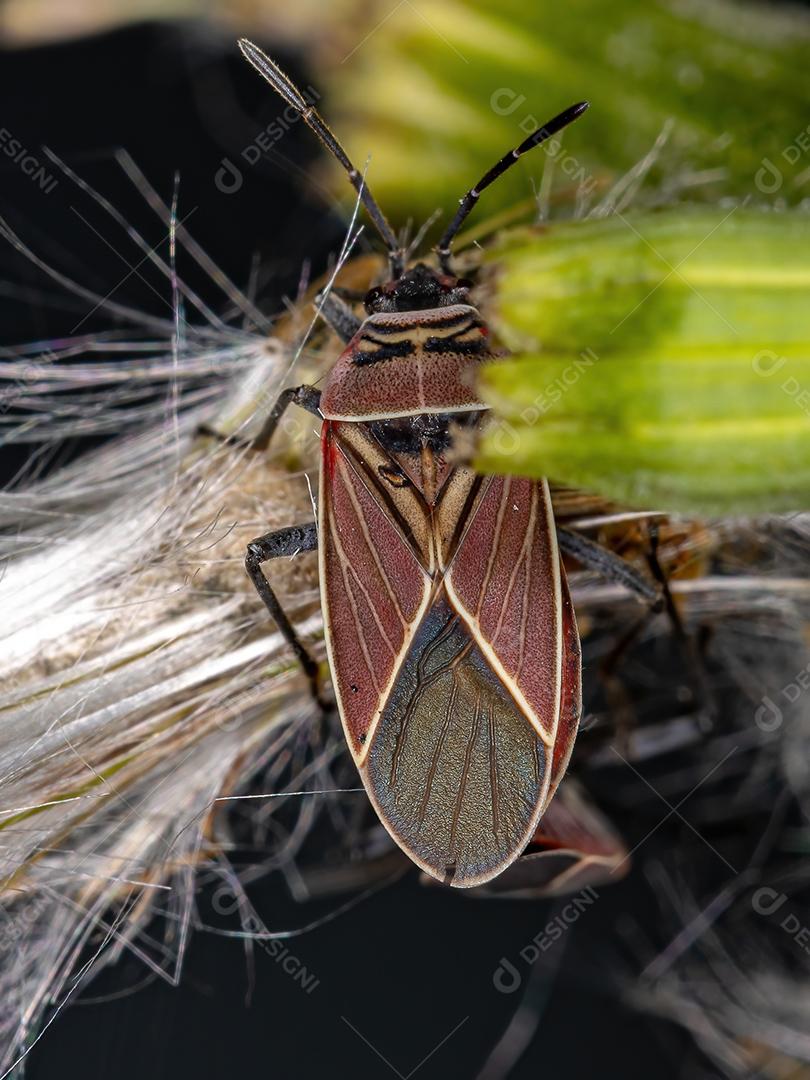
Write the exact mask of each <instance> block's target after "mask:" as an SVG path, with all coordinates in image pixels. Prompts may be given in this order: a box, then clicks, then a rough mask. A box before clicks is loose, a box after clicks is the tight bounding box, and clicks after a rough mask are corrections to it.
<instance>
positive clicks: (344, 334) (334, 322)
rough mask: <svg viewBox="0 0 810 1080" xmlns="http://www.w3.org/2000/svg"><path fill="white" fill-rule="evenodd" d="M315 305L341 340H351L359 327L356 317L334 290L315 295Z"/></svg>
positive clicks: (359, 320) (359, 322) (359, 321)
mask: <svg viewBox="0 0 810 1080" xmlns="http://www.w3.org/2000/svg"><path fill="white" fill-rule="evenodd" d="M315 307H316V308H317V309H318V313H319V315H320V316H321V318H322V319H323V320H324V322H326V323H328V325H329V326H331V328H332V329H333V330H334V331H335V333H336V334H337V336H338V337H339V338H340V340H341V341H351V339H352V338H353V337H354V335H355V334H356V333H357V331H358V330H359V329H360V327H361V326H362V325H363V324H362V320H361V319H358V318H357V316H356V315H355V313H354V312H353V311H352V309H351V308H350V307H349V305H348V304H347V303H346V301H345V300H343V299H342V298H341V297H340V296H338V295H337V294H336V293H335V292H334V290H332V291H331V292H328V293H325V294H324V293H321V294H320V295H319V296H316V297H315Z"/></svg>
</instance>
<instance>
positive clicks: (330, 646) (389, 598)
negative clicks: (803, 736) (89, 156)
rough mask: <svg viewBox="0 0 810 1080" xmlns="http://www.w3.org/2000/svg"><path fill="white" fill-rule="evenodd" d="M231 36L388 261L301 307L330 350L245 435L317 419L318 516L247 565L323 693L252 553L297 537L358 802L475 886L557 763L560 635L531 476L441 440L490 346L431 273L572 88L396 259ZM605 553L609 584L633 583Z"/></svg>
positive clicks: (551, 555) (549, 544) (532, 820)
mask: <svg viewBox="0 0 810 1080" xmlns="http://www.w3.org/2000/svg"><path fill="white" fill-rule="evenodd" d="M239 45H240V48H241V50H242V52H243V54H244V55H245V57H246V58H247V60H248V61H249V62H250V63H251V64H252V65H253V66H254V67H255V68H256V69H257V70H258V71H259V72H260V74H261V75H263V76H264V78H265V79H266V80H267V81H268V82H269V83H270V85H271V86H272V87H273V89H274V90H276V92H277V93H278V94H280V95H281V97H282V98H284V100H285V101H286V102H287V103H288V104H289V105H291V106H292V107H293V108H295V109H296V110H298V112H299V114H300V116H301V118H302V119H303V120H304V121H305V123H306V124H307V125H308V126H309V127H310V128H311V129H312V130H313V131H314V132H315V134H316V135H317V136H318V138H319V139H320V140H321V142H322V143H323V144H324V145H325V146H326V147H327V148H328V149H329V150H330V152H331V153H332V154H333V155H334V156H335V157H336V158H337V160H338V161H339V162H340V163H341V165H342V166H343V168H344V169H345V170H346V172H347V173H348V176H349V180H350V181H351V183H352V185H353V186H354V188H355V189H356V191H357V194H358V197H359V199H360V200H361V201H362V203H363V205H364V206H365V208H366V210H367V212H368V214H369V216H370V218H371V220H372V222H373V223H374V225H375V227H376V229H377V231H378V233H379V234H380V236H381V237H382V240H383V242H384V243H385V246H386V248H387V252H388V260H389V268H390V272H389V279H388V280H387V281H384V282H383V283H381V284H380V285H378V286H376V287H374V288H372V289H371V290H370V291H369V292H368V293H367V294H366V296H365V299H364V307H365V317H364V318H360V317H358V316H357V315H356V314H355V311H354V309H353V308H352V307H351V306H350V305H349V304H348V303H346V301H344V300H342V299H341V298H340V297H338V296H336V295H334V294H331V295H328V296H326V297H324V298H322V300H321V302H320V311H321V314H322V315H323V317H324V319H325V320H326V321H327V322H328V324H329V325H330V326H331V327H332V328H333V329H334V330H335V332H336V333H337V334H338V336H339V337H340V338H341V339H342V340H343V342H344V343H345V346H346V347H345V349H344V350H343V352H342V353H341V354H340V356H339V357H338V359H337V361H336V363H335V365H334V366H333V368H332V369H331V371H330V372H329V374H328V375H327V376H326V380H325V383H324V385H323V388H322V389H321V390H318V389H316V388H314V387H311V386H299V387H291V388H289V389H286V390H284V391H283V392H282V393H281V395H280V397H279V399H278V401H277V402H276V404H275V405H274V407H273V408H272V410H271V412H270V414H269V416H268V418H267V420H266V422H265V424H264V426H263V430H262V432H261V434H260V435H259V437H258V439H257V443H258V445H259V446H266V445H267V442H268V441H269V439H270V437H271V436H272V434H273V432H274V430H275V428H276V426H277V425H278V423H279V420H280V418H281V416H282V414H283V413H284V410H285V409H286V408H287V407H288V406H289V405H290V404H291V403H294V404H296V405H299V406H301V407H303V408H304V409H307V410H309V411H310V412H312V413H313V414H314V415H316V416H318V417H319V418H320V419H321V420H322V421H323V425H322V429H321V447H322V457H321V473H320V500H319V501H320V505H319V521H318V525H317V527H316V525H315V523H314V522H313V523H310V524H306V525H303V526H297V527H293V528H288V529H282V530H280V531H277V532H273V533H269V534H267V535H266V536H262V537H259V538H258V539H256V540H254V541H253V542H252V543H251V544H250V545H249V546H248V552H247V556H246V567H247V571H248V573H249V575H250V577H251V578H252V580H253V582H254V584H255V586H256V588H257V590H258V592H259V595H260V596H261V597H262V599H263V601H264V602H265V604H266V606H267V608H268V610H269V611H270V614H271V615H272V616H273V618H274V619H275V621H276V623H277V624H278V626H279V628H280V630H281V631H282V633H283V634H284V636H285V637H286V639H287V640H288V642H289V643H290V645H291V647H292V648H293V650H294V651H295V654H296V656H297V657H298V659H299V660H300V662H301V664H302V666H303V668H304V670H305V671H306V673H307V675H308V677H309V679H310V682H311V684H312V687H313V691H314V693H315V694H316V696H317V697H318V699H319V700H320V701H323V698H322V691H321V687H320V683H319V676H318V667H317V664H316V663H315V661H314V659H313V658H312V656H311V655H310V653H309V651H308V650H307V648H306V647H305V645H304V644H303V643H302V642H301V640H300V639H299V637H298V636H297V634H296V632H295V629H294V627H293V626H292V624H291V623H290V621H289V619H288V618H287V616H286V614H285V612H284V611H283V609H282V607H281V606H280V604H279V602H278V600H277V598H276V596H275V594H274V593H273V591H272V589H271V587H270V584H269V582H268V581H267V579H266V577H265V575H264V574H263V572H262V569H261V566H262V563H264V562H266V561H267V560H269V559H273V558H277V557H279V556H282V555H292V554H295V553H297V552H299V551H307V550H314V549H315V548H317V549H318V551H319V566H320V582H321V601H322V606H323V612H324V623H325V631H326V645H327V654H328V658H329V662H330V667H331V672H332V682H333V687H334V694H335V698H336V701H337V706H338V709H339V711H340V716H341V720H342V724H343V730H344V733H345V736H346V740H347V742H348V745H349V749H350V751H351V753H352V756H353V758H354V761H355V763H356V765H357V768H358V770H359V772H360V776H361V777H362V780H363V783H364V785H365V788H366V791H367V792H368V795H369V798H370V800H371V802H372V804H373V806H374V808H375V810H376V811H377V814H378V815H379V817H380V819H381V821H382V822H383V824H384V825H385V827H386V828H387V830H388V832H389V833H390V834H391V836H392V837H393V839H394V840H395V841H396V842H397V843H398V844H399V845H400V847H402V848H403V849H404V850H405V852H406V853H407V854H408V855H409V856H410V858H411V859H412V860H413V861H414V862H415V863H417V865H419V866H420V867H422V869H424V870H425V871H426V872H427V873H428V874H430V875H432V876H433V877H435V878H437V879H438V880H440V881H443V882H446V883H447V884H451V885H455V886H462V887H464V886H473V885H480V884H482V883H484V882H487V881H489V880H491V879H492V878H494V877H496V876H497V875H498V874H500V873H501V872H502V871H503V870H504V869H506V867H508V866H509V865H510V864H511V863H512V862H514V860H515V859H516V858H517V857H518V856H519V855H520V853H521V852H522V851H523V850H524V848H526V846H527V845H528V844H529V843H530V841H531V840H532V838H533V837H534V836H535V834H536V832H537V830H538V825H539V822H540V819H541V817H542V815H543V813H544V811H545V809H546V807H547V806H548V804H549V802H550V800H551V799H552V797H553V795H554V793H555V791H556V789H557V786H558V785H559V783H560V780H561V779H562V776H563V774H564V772H565V770H566V767H567V765H568V761H569V758H570V756H571V751H572V748H573V745H574V739H575V737H576V733H577V726H578V723H579V717H580V711H581V692H580V690H581V671H580V646H579V637H578V633H577V627H576V621H575V617H574V611H573V608H572V605H571V600H570V597H569V593H568V586H567V583H566V578H565V573H564V570H563V567H562V562H561V555H560V546H558V535H557V530H556V529H555V523H554V517H553V513H552V506H551V498H550V494H549V488H548V484H547V483H546V482H545V481H541V482H536V481H532V480H527V479H521V478H514V477H500V476H488V477H484V476H480V475H477V474H476V473H475V472H474V471H473V470H472V469H470V468H468V467H465V466H462V465H457V464H454V463H453V462H452V460H451V457H450V455H449V454H448V450H449V448H450V444H451V441H452V438H453V435H454V432H455V431H457V430H459V429H464V428H467V429H474V428H475V427H476V426H478V425H480V424H482V423H484V422H485V417H486V413H487V410H486V406H485V405H484V404H483V402H481V401H480V400H479V398H478V397H477V395H476V391H475V387H474V378H473V376H474V373H475V369H476V367H477V366H478V365H479V364H481V363H485V362H487V361H492V360H494V359H496V355H497V354H496V353H495V352H494V351H493V349H492V346H491V344H490V341H489V334H488V329H487V326H486V325H485V323H484V321H483V320H482V318H481V316H480V314H479V312H478V311H477V309H476V308H475V306H474V305H473V304H472V303H471V302H470V289H471V287H472V283H471V282H470V281H468V280H466V279H463V278H459V277H457V276H456V275H455V274H454V273H453V269H452V244H453V240H454V237H455V236H456V234H457V233H458V230H459V228H460V227H461V225H462V223H463V222H464V220H465V219H466V217H467V215H468V214H469V213H470V211H471V210H472V208H473V207H474V206H475V203H476V202H477V200H478V197H479V195H480V193H481V192H482V191H483V190H484V189H485V188H486V187H488V186H489V185H490V184H491V183H492V182H493V181H495V180H496V179H497V178H498V177H499V176H501V175H502V174H503V173H504V172H505V171H506V170H507V169H508V168H509V167H510V166H511V165H513V164H514V163H515V162H516V161H517V160H518V158H519V157H520V156H521V155H522V154H524V153H526V152H527V151H528V150H531V149H532V148H533V147H535V146H539V145H541V143H543V142H544V141H545V140H546V139H548V138H550V137H551V136H552V135H554V134H555V133H556V132H558V131H560V130H561V129H562V128H564V127H565V126H566V125H568V124H570V123H571V122H572V121H573V120H575V119H576V118H577V117H579V116H580V115H581V114H582V113H583V112H584V111H585V109H586V108H587V103H586V102H581V103H579V104H577V105H573V106H571V107H570V108H568V109H566V110H565V111H564V112H562V113H560V114H559V115H558V116H556V117H554V118H553V119H552V120H550V121H549V122H548V123H547V124H545V125H544V126H543V127H542V128H540V129H539V130H537V131H535V132H534V133H533V134H532V135H530V136H529V137H528V138H527V139H525V140H524V141H523V142H522V143H521V144H520V145H519V146H517V147H516V148H515V149H514V150H512V151H510V152H509V153H508V154H506V155H505V156H504V157H502V158H501V159H500V160H499V161H498V162H497V163H496V164H495V165H494V166H492V168H491V169H489V170H488V171H487V172H486V173H485V174H484V176H483V177H482V178H481V180H480V181H479V182H478V184H477V185H476V186H475V187H473V188H471V189H470V190H469V191H468V192H467V194H466V195H465V196H464V197H463V198H462V199H461V200H460V203H459V207H458V210H457V211H456V214H455V216H454V217H453V219H452V221H451V222H450V224H449V226H448V227H447V229H446V231H445V233H444V235H443V236H442V238H441V240H440V241H439V243H438V245H437V247H436V255H437V262H438V268H436V269H434V268H432V267H429V266H427V265H425V264H424V263H421V262H419V263H416V265H413V266H411V267H406V260H405V253H404V251H403V250H402V248H401V247H400V245H399V243H398V241H397V237H396V235H395V233H394V231H393V229H392V228H391V226H390V224H389V223H388V221H387V219H386V217H385V215H384V214H383V212H382V210H381V209H380V207H379V206H378V204H377V202H376V201H375V199H374V197H373V196H372V194H371V192H370V191H369V188H368V187H367V186H366V183H365V180H364V178H363V177H362V176H361V174H360V173H359V172H358V171H357V169H355V168H354V166H353V165H352V163H351V161H350V160H349V158H348V157H347V155H346V153H345V151H344V150H343V148H342V147H341V145H340V143H339V142H338V140H337V139H336V138H335V136H334V134H333V133H332V132H331V131H330V129H329V128H328V127H327V125H326V123H325V122H324V121H323V119H322V118H321V117H320V116H319V114H318V113H317V111H316V110H315V108H314V107H313V106H312V105H310V104H309V103H308V102H307V101H306V100H305V99H304V97H303V96H302V94H301V93H300V92H299V90H298V89H297V87H296V86H295V85H294V84H293V83H292V82H291V81H290V80H289V79H288V78H287V76H286V75H284V73H283V72H282V71H281V70H280V69H279V68H278V67H277V65H276V64H275V63H274V62H273V61H272V60H270V59H269V57H267V56H266V55H265V54H264V53H263V52H262V51H261V50H260V49H258V48H257V47H256V46H255V45H253V44H252V43H251V42H249V41H245V40H242V41H240V42H239ZM561 536H562V534H561ZM566 543H567V545H568V546H569V547H571V549H572V552H573V554H574V555H575V556H576V557H577V558H579V559H585V560H586V561H588V559H590V561H591V562H596V563H597V564H598V565H602V566H607V565H608V564H609V563H610V556H608V555H607V554H603V553H600V552H599V550H598V549H596V547H595V545H593V544H591V543H590V542H589V541H587V540H584V539H583V538H574V537H567V538H566ZM621 565H622V567H623V569H622V570H621V571H620V574H621V577H622V579H623V580H626V581H627V582H629V583H631V584H633V583H634V584H635V587H637V589H638V591H640V592H641V593H642V594H643V595H646V596H647V597H648V598H652V597H654V595H655V590H654V588H652V587H651V586H649V585H648V584H646V583H645V582H644V581H643V580H641V579H638V575H634V573H633V571H632V570H631V569H630V568H629V567H626V566H624V564H621ZM636 579H638V580H636Z"/></svg>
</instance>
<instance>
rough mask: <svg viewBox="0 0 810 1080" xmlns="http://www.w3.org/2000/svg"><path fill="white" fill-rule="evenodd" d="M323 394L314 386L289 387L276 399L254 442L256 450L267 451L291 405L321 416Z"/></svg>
mask: <svg viewBox="0 0 810 1080" xmlns="http://www.w3.org/2000/svg"><path fill="white" fill-rule="evenodd" d="M320 402H321V392H320V390H316V389H315V387H314V386H306V385H304V386H288V387H287V389H286V390H282V391H281V393H280V394H279V395H278V397H277V398H276V401H275V404H274V405H273V408H272V409H271V410H270V412H269V413H268V414H267V417H266V418H265V421H264V423H263V424H262V427H261V431H260V432H259V434H258V435H257V436H256V438H255V439H254V440H253V449H254V450H266V449H267V445H268V443H269V442H270V440H271V439H272V438H273V435H274V434H275V431H276V428H277V427H278V425H279V424H280V423H281V418H282V416H283V415H284V413H285V412H286V411H287V408H288V407H289V406H290V405H299V406H300V407H301V408H302V409H306V410H307V412H311V413H312V414H313V416H320V415H321V412H320V408H319V406H320Z"/></svg>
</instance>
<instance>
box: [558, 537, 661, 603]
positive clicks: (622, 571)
mask: <svg viewBox="0 0 810 1080" xmlns="http://www.w3.org/2000/svg"><path fill="white" fill-rule="evenodd" d="M557 542H558V544H559V547H560V550H561V551H564V552H565V554H566V555H571V556H572V557H573V558H575V559H576V560H577V562H580V563H582V565H583V566H587V568H588V569H589V570H594V571H595V572H596V573H597V574H600V575H601V576H602V577H603V578H605V579H606V580H607V581H615V582H616V583H617V584H619V585H624V586H625V588H627V589H629V590H630V591H631V592H632V593H635V594H636V596H638V597H639V598H640V599H641V600H644V601H646V602H647V603H648V604H649V605H650V608H651V610H652V611H653V612H654V613H656V614H657V613H658V612H659V611H663V610H664V607H665V601H664V596H663V590H662V586H661V585H660V581H659V583H658V584H655V583H653V582H651V581H650V580H649V579H648V578H646V577H645V576H644V575H643V574H640V573H639V572H638V570H636V568H635V567H634V566H631V565H630V563H629V562H627V561H626V560H625V559H622V558H621V556H619V555H615V554H614V553H613V552H612V551H609V550H608V549H607V548H605V547H602V545H601V544H597V543H595V542H594V541H593V540H589V539H588V538H587V537H585V536H581V535H580V534H579V533H575V532H571V530H570V529H562V528H558V529H557ZM664 580H666V579H664Z"/></svg>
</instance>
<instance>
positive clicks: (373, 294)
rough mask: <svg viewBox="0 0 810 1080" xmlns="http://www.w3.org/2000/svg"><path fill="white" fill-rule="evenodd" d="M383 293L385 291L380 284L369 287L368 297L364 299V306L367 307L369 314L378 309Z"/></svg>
mask: <svg viewBox="0 0 810 1080" xmlns="http://www.w3.org/2000/svg"><path fill="white" fill-rule="evenodd" d="M382 295H383V291H382V289H381V288H380V287H379V285H377V286H375V288H373V289H369V291H368V292H367V293H366V298H365V300H364V301H363V306H364V307H365V309H366V311H367V312H368V313H369V315H370V314H371V313H372V312H374V311H376V310H377V308H378V306H379V303H380V300H381V299H382Z"/></svg>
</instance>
